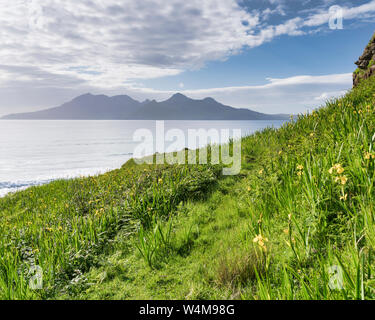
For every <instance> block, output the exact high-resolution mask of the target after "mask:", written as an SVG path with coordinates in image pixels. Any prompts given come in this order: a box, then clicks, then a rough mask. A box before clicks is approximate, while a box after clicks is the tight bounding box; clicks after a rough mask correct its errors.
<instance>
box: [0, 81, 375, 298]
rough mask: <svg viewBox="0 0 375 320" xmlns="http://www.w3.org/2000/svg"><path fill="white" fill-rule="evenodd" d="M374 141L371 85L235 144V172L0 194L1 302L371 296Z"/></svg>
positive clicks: (108, 178) (126, 174) (167, 171)
mask: <svg viewBox="0 0 375 320" xmlns="http://www.w3.org/2000/svg"><path fill="white" fill-rule="evenodd" d="M374 142H375V80H374V78H370V79H368V80H366V81H363V82H362V83H361V84H360V85H359V86H358V87H357V88H356V89H354V90H353V91H352V92H350V93H349V94H347V95H346V96H345V97H343V98H342V99H339V100H335V101H331V102H329V103H327V105H326V106H325V107H324V108H321V109H319V110H318V111H316V112H314V113H312V114H309V115H304V116H300V117H298V119H294V121H292V122H291V123H289V124H287V125H285V126H283V127H282V128H281V129H279V130H274V129H267V130H265V131H263V132H261V133H257V134H255V135H252V136H249V137H247V138H244V139H243V141H242V149H243V150H242V151H243V163H242V171H241V174H240V175H239V176H234V177H221V176H220V172H221V171H220V168H219V167H213V166H158V167H156V166H141V167H140V166H136V165H135V164H134V163H132V162H129V163H128V164H126V165H125V166H124V167H123V168H122V169H120V170H116V171H113V172H110V173H108V174H105V175H102V176H99V177H93V178H82V179H76V180H71V181H58V182H55V183H52V184H50V185H47V186H43V187H35V188H30V189H28V190H26V191H23V192H19V193H17V194H14V195H10V196H8V197H6V198H4V199H0V298H2V299H21V298H28V299H48V298H59V299H373V298H375V278H374V273H375V261H374V249H375V220H374V218H375V209H374V203H375V191H374V179H375V150H374V148H373V144H374ZM33 265H39V266H41V267H42V269H43V276H44V277H43V279H44V289H43V290H39V291H34V290H31V289H30V288H29V287H28V283H29V281H28V278H29V277H30V276H31V275H30V274H28V270H30V267H32V266H33ZM332 266H337V268H338V270H342V273H343V287H344V289H343V290H332V289H331V288H330V274H329V268H330V267H332ZM331 284H332V283H331Z"/></svg>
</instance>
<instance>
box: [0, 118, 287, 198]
mask: <svg viewBox="0 0 375 320" xmlns="http://www.w3.org/2000/svg"><path fill="white" fill-rule="evenodd" d="M284 122H285V121H165V122H158V123H157V122H156V121H92V120H88V121H71V120H69V121H68V120H67V121H64V120H61V121H54V120H53V121H45V120H43V121H38V120H0V197H2V196H5V195H6V194H8V193H11V192H16V191H19V190H23V189H26V188H28V187H30V186H36V185H42V184H46V183H49V182H51V181H53V180H56V179H70V178H75V177H79V176H90V175H97V174H100V173H104V172H107V171H109V170H113V169H117V168H120V167H121V166H122V165H123V164H124V163H126V162H127V161H128V160H129V159H131V158H133V157H134V152H135V150H137V147H138V148H139V146H140V144H141V143H145V141H146V140H147V139H146V136H145V138H144V140H141V139H140V138H139V137H140V136H141V137H142V133H147V132H148V133H149V134H152V137H155V138H154V147H155V148H154V150H151V151H152V153H151V154H153V153H154V152H163V151H165V150H160V149H158V146H157V145H156V142H155V141H156V140H157V139H156V136H157V132H159V133H160V132H161V131H160V128H163V130H164V131H163V134H165V135H167V133H168V132H169V133H172V136H173V133H174V132H176V131H177V132H180V136H181V135H182V136H184V137H185V143H184V144H185V147H187V148H191V147H192V146H193V147H194V146H195V145H194V144H193V145H192V144H191V141H190V140H189V138H188V137H189V130H201V131H200V132H208V130H212V129H214V130H217V132H219V133H220V137H221V139H222V140H221V141H220V143H226V142H228V140H229V138H231V137H233V134H234V132H235V130H236V131H237V133H238V132H239V130H241V135H242V137H244V136H247V135H250V134H252V133H254V132H256V131H260V130H263V129H265V128H267V127H274V128H278V127H281V126H282V125H283V123H284ZM157 125H158V128H159V129H158V130H159V131H157V130H156V128H157ZM202 129H203V130H202ZM197 132H198V131H197ZM224 132H229V136H227V135H226V134H221V133H224ZM161 136H163V135H159V140H160V137H161ZM137 137H138V139H137ZM163 137H164V136H163ZM148 139H149V138H148ZM148 142H150V140H148ZM168 143H169V144H172V142H165V148H167V146H168ZM204 143H207V142H205V141H204V139H202V141H201V140H199V141H198V147H203V146H204V145H203V144H204ZM159 146H160V144H159ZM151 151H150V152H151ZM176 151H177V150H176ZM145 155H148V154H145Z"/></svg>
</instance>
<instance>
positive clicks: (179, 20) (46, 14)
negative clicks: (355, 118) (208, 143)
mask: <svg viewBox="0 0 375 320" xmlns="http://www.w3.org/2000/svg"><path fill="white" fill-rule="evenodd" d="M341 17H342V19H341ZM340 21H342V24H340ZM374 31H375V0H373V1H369V0H348V1H346V0H341V1H335V0H225V1H223V0H189V1H185V0H168V1H165V0H142V1H141V0H80V1H76V0H64V1H60V0H12V1H9V0H0V116H1V115H5V114H8V113H17V112H29V111H36V110H41V109H45V108H49V107H55V106H58V105H61V104H62V103H64V102H67V101H69V100H71V99H73V98H74V97H76V96H78V95H81V94H85V93H88V92H90V93H93V94H107V95H111V96H112V95H118V94H127V95H130V96H131V97H133V98H136V99H138V100H145V99H156V100H158V101H160V100H164V99H167V98H168V97H170V96H171V95H172V94H174V93H176V92H180V93H183V94H185V95H187V96H189V97H191V98H196V99H201V98H205V97H213V98H215V99H216V100H218V101H219V102H222V103H224V104H226V105H230V106H232V107H236V108H249V109H252V110H255V111H259V112H264V113H294V114H296V113H302V112H305V111H307V110H311V109H313V108H316V107H319V106H321V105H322V104H324V102H325V101H326V100H327V99H330V98H331V97H337V96H340V95H343V94H344V93H345V92H346V91H347V90H349V89H350V88H351V87H352V72H353V71H354V70H355V68H356V66H355V65H354V62H355V61H356V60H357V59H358V57H359V56H360V55H361V54H362V52H363V49H364V47H365V46H366V44H367V43H368V41H369V40H370V38H371V36H372V34H373V33H374Z"/></svg>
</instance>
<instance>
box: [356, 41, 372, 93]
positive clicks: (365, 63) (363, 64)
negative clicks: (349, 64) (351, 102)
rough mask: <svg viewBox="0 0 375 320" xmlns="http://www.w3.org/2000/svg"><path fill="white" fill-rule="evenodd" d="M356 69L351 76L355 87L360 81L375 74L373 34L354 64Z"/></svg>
mask: <svg viewBox="0 0 375 320" xmlns="http://www.w3.org/2000/svg"><path fill="white" fill-rule="evenodd" d="M355 64H356V65H357V66H358V69H357V70H356V71H354V74H353V85H354V87H356V86H357V85H358V83H359V82H360V81H361V80H362V79H367V78H369V77H371V76H373V75H374V74H375V34H374V35H373V37H372V39H371V40H370V43H369V44H368V45H367V47H366V49H365V51H364V52H363V54H362V56H361V57H360V58H359V60H358V61H357V62H356V63H355Z"/></svg>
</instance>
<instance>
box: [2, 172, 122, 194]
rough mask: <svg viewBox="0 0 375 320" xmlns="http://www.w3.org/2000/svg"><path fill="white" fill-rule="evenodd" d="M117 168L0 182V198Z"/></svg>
mask: <svg viewBox="0 0 375 320" xmlns="http://www.w3.org/2000/svg"><path fill="white" fill-rule="evenodd" d="M114 169H116V168H108V167H107V168H95V169H79V170H73V171H70V172H64V173H60V174H57V175H54V176H49V177H39V178H36V179H34V180H25V181H0V198H1V197H4V196H6V195H7V194H9V193H14V192H17V191H22V190H25V189H27V188H30V187H35V186H41V185H44V184H48V183H51V182H53V181H56V180H68V179H73V178H77V177H88V176H95V175H98V174H102V173H105V172H108V171H110V170H114Z"/></svg>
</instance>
